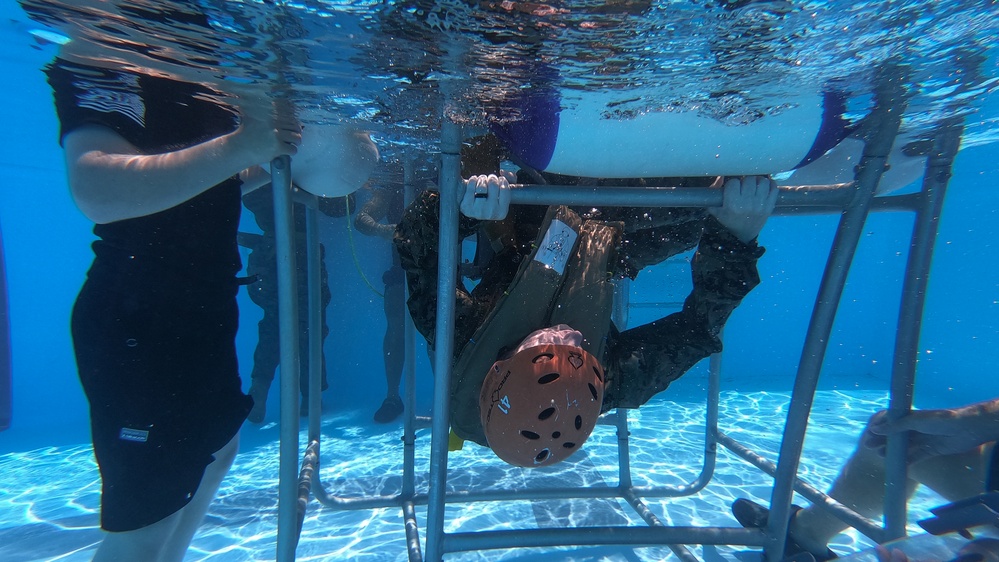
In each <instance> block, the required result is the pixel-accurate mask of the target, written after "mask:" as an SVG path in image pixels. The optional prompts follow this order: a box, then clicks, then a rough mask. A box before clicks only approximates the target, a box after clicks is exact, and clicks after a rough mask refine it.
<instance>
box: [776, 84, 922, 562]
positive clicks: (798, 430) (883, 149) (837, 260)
mask: <svg viewBox="0 0 999 562" xmlns="http://www.w3.org/2000/svg"><path fill="white" fill-rule="evenodd" d="M893 68H894V67H892V69H893ZM892 69H882V71H881V73H880V76H879V83H878V84H877V90H876V92H875V102H876V103H875V106H874V109H873V110H872V111H871V114H870V115H869V116H868V117H867V119H866V123H865V125H866V126H867V127H868V129H867V130H868V131H869V136H868V139H867V142H866V143H865V145H864V154H863V156H862V158H861V161H860V164H859V165H858V166H857V172H856V176H857V195H856V197H855V198H854V201H853V202H852V203H851V205H850V206H849V207H848V208H847V209H846V210H845V211H844V212H843V215H842V217H841V218H840V223H839V227H838V229H837V231H836V236H835V238H834V239H833V245H832V249H831V250H830V254H829V260H828V262H827V263H826V269H825V271H824V273H823V276H822V282H821V284H820V285H819V293H818V296H817V298H816V301H815V307H814V309H813V310H812V318H811V321H810V322H809V326H808V332H807V334H806V337H805V344H804V349H803V350H802V353H801V361H800V362H799V364H798V373H797V376H796V377H795V381H794V390H793V393H792V395H791V403H790V405H789V406H788V412H787V423H786V425H785V426H784V437H783V439H782V440H781V446H780V456H779V458H778V462H777V474H776V480H775V482H774V489H773V493H772V495H771V498H770V517H769V520H768V523H767V535H768V542H767V546H766V548H765V549H764V551H765V558H766V560H768V561H771V562H773V561H776V560H780V559H781V558H782V556H783V552H784V543H785V540H786V538H787V526H788V517H789V516H790V512H791V495H792V493H793V487H794V479H795V475H796V474H797V472H798V464H799V461H800V460H801V448H802V445H803V444H804V440H805V430H806V428H807V425H808V415H809V412H811V409H812V401H813V399H814V397H815V388H816V386H817V385H818V379H819V371H820V370H821V368H822V361H823V358H824V357H825V352H826V347H827V345H828V342H829V335H830V333H831V332H832V325H833V320H834V319H835V317H836V310H837V308H838V307H839V301H840V298H841V297H842V294H843V287H844V286H845V284H846V277H847V274H848V273H849V270H850V264H851V262H852V261H853V256H854V254H855V253H856V249H857V245H858V243H859V241H860V236H861V234H862V232H863V227H864V222H865V221H866V220H867V214H868V212H869V210H870V207H871V199H873V197H874V193H875V190H876V189H877V186H878V182H879V181H880V179H881V175H882V174H883V173H884V170H885V162H886V161H887V159H888V153H889V152H890V151H891V147H892V144H893V142H894V140H895V136H896V135H897V134H898V129H899V125H900V124H901V117H902V112H903V110H904V108H905V98H904V93H903V91H902V87H901V73H900V72H897V71H896V72H894V73H893V72H892Z"/></svg>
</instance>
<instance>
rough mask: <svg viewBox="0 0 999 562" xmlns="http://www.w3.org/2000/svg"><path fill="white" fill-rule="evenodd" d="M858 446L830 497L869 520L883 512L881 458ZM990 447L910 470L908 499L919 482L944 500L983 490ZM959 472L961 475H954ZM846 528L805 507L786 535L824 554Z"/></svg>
mask: <svg viewBox="0 0 999 562" xmlns="http://www.w3.org/2000/svg"><path fill="white" fill-rule="evenodd" d="M862 443H863V439H861V444H858V446H857V449H856V450H855V451H854V453H853V455H852V456H851V457H850V459H849V460H847V462H846V465H844V467H843V469H842V470H841V472H840V474H839V476H838V477H837V478H836V481H835V482H834V483H833V486H832V489H831V490H830V491H829V495H830V496H832V497H833V498H834V499H836V500H837V501H839V502H840V503H842V504H843V505H846V506H847V507H850V508H852V509H853V510H854V511H856V512H857V513H859V514H861V515H863V516H865V517H868V518H872V519H877V518H879V517H881V515H882V511H883V509H884V495H885V494H884V482H885V462H884V458H883V457H881V456H880V455H878V454H877V453H876V452H874V451H873V450H871V449H868V448H867V447H864V446H863V444H862ZM991 447H992V445H987V446H983V447H979V448H977V449H974V450H972V451H968V452H966V453H962V454H958V455H943V456H938V457H932V458H929V459H927V460H924V461H921V462H918V463H915V464H913V465H911V466H910V467H909V471H908V472H909V479H908V482H907V484H906V488H907V493H908V495H909V496H911V495H912V494H913V492H915V490H916V487H917V485H918V484H924V485H926V486H928V487H929V488H930V489H932V490H933V491H935V492H937V493H938V494H940V495H941V496H943V497H944V498H945V499H947V500H948V501H957V500H959V499H964V498H967V497H971V496H974V495H976V494H979V493H981V492H982V491H983V490H985V477H986V471H987V469H988V466H987V464H988V458H989V456H988V455H989V454H990V451H991ZM956 474H961V477H959V478H958V477H955V475H956ZM846 528H847V525H846V524H845V523H843V522H842V521H840V520H839V519H837V518H836V517H833V516H832V515H830V514H828V513H826V512H825V511H823V510H822V509H821V508H818V507H816V506H810V507H808V508H806V509H803V510H801V511H799V512H798V514H797V516H796V517H795V518H794V520H792V522H791V528H790V532H791V534H792V535H793V536H794V538H795V540H796V541H797V542H798V544H800V545H801V546H803V547H805V548H807V549H808V550H809V551H812V552H816V553H817V552H824V551H825V549H826V545H827V544H828V543H829V541H830V540H831V539H832V538H833V537H835V536H836V535H837V534H839V533H841V532H842V531H843V530H845V529H846Z"/></svg>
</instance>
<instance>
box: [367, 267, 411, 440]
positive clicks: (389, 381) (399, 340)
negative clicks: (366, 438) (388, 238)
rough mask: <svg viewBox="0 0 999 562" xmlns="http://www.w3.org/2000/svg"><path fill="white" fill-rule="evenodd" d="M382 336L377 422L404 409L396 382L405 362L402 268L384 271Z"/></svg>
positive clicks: (404, 292)
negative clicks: (380, 398)
mask: <svg viewBox="0 0 999 562" xmlns="http://www.w3.org/2000/svg"><path fill="white" fill-rule="evenodd" d="M385 279H386V281H387V283H386V285H385V298H384V309H385V322H386V326H385V338H384V339H383V340H382V352H383V355H384V357H385V359H384V361H385V387H386V389H385V400H384V401H383V402H382V405H381V407H380V408H379V409H378V411H376V412H375V416H374V419H375V421H376V422H378V423H388V422H390V421H392V420H394V419H396V418H397V417H399V415H400V414H402V412H403V409H404V407H403V403H402V398H401V397H400V396H399V385H400V382H401V381H402V370H403V367H404V366H405V363H406V342H405V334H406V324H405V322H406V311H405V306H406V291H405V285H404V284H403V282H402V280H403V274H402V269H401V268H399V269H398V273H396V268H393V269H391V270H389V271H388V272H387V273H386V274H385Z"/></svg>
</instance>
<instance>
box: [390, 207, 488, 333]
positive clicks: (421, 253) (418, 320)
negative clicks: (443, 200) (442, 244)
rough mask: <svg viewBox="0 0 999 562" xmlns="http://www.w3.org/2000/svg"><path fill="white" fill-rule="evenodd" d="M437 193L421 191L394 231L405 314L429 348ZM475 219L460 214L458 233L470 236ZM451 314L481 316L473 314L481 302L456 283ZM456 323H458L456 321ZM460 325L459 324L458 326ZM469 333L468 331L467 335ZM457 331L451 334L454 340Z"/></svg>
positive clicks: (434, 299)
mask: <svg viewBox="0 0 999 562" xmlns="http://www.w3.org/2000/svg"><path fill="white" fill-rule="evenodd" d="M439 200H440V195H439V194H438V193H436V192H432V191H425V192H423V193H422V194H421V195H420V197H419V198H418V199H416V200H415V201H414V202H413V204H412V205H410V207H409V208H408V209H406V212H405V214H403V217H402V220H401V221H399V224H398V226H397V227H396V230H395V238H394V239H393V242H394V243H395V248H396V250H397V251H398V253H399V261H400V263H401V265H402V268H403V269H404V270H405V271H406V282H407V284H408V286H409V300H408V301H407V304H408V306H409V314H410V316H411V317H412V319H413V324H414V325H415V326H416V329H417V330H419V332H420V333H421V334H423V337H425V338H426V339H427V343H428V344H429V345H430V347H431V348H433V347H434V335H435V334H434V327H435V326H436V324H437V261H438V260H437V258H438V249H437V244H438V239H439V237H440V236H439V233H440V204H439ZM478 224H479V221H476V220H474V219H470V218H468V217H465V216H461V218H460V220H459V223H458V236H459V238H465V237H467V236H470V235H471V234H472V233H473V232H475V230H476V228H478ZM456 297H457V303H456V310H455V314H456V317H458V318H459V320H460V318H463V317H464V318H469V317H475V318H478V317H481V316H483V314H480V313H477V309H478V308H481V306H483V305H481V304H479V303H476V302H475V301H474V300H473V299H472V298H471V295H469V294H468V291H466V290H465V288H464V286H463V285H462V283H461V282H460V280H459V282H458V288H457V294H456ZM459 323H460V322H459ZM459 328H460V326H459ZM470 336H471V334H469V337H470ZM460 337H461V334H455V341H458V339H459V338H460Z"/></svg>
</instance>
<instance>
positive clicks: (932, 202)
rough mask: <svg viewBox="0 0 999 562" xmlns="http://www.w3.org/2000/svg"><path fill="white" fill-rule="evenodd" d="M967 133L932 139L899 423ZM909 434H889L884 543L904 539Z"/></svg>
mask: <svg viewBox="0 0 999 562" xmlns="http://www.w3.org/2000/svg"><path fill="white" fill-rule="evenodd" d="M963 131H964V126H963V122H962V121H961V119H960V118H957V119H955V120H954V121H952V122H951V123H949V124H947V125H945V126H943V127H941V128H940V129H939V130H938V131H937V134H936V135H935V136H934V138H933V150H932V152H931V153H930V156H929V158H928V159H927V161H926V172H925V174H924V175H923V186H922V197H921V200H920V205H919V207H918V208H917V209H916V219H915V223H914V224H913V228H912V242H911V244H910V245H909V259H908V263H907V265H906V270H905V279H904V281H903V284H902V303H901V305H900V307H899V313H898V329H897V332H896V334H897V335H896V337H895V361H894V363H893V365H892V374H891V400H890V401H889V405H888V419H891V420H897V419H899V418H901V417H903V416H905V415H907V414H908V413H909V411H910V410H911V409H912V395H913V386H914V384H915V379H916V359H917V356H918V354H919V332H920V328H921V326H922V320H923V309H924V307H925V304H926V285H927V283H928V282H929V276H930V264H931V262H932V259H933V247H934V244H935V242H936V238H937V225H938V224H939V222H940V213H941V211H942V209H943V202H944V195H945V193H946V192H947V184H948V183H949V182H950V175H951V166H952V165H953V164H954V158H955V156H957V151H958V148H959V147H960V145H961V135H962V133H963ZM907 448H908V435H907V434H906V433H901V434H894V435H891V436H890V437H889V439H888V451H887V454H886V456H885V462H886V472H885V477H886V482H885V507H884V514H885V532H886V537H885V538H886V539H888V540H891V539H897V538H900V537H903V536H905V526H906V521H907V505H906V504H907V501H908V497H907V493H906V480H907V478H906V472H907V468H908V462H907V460H906V449H907Z"/></svg>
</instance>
